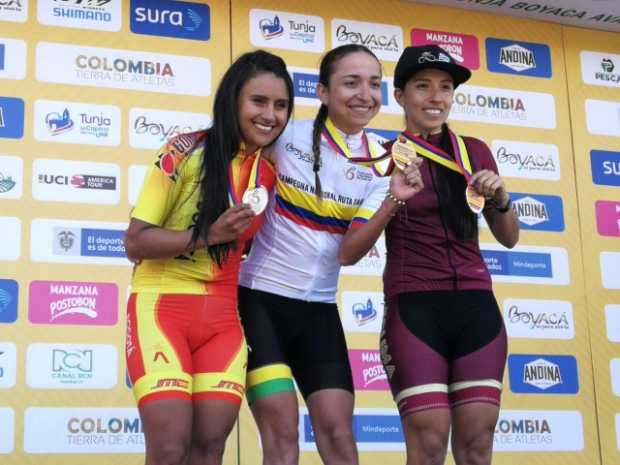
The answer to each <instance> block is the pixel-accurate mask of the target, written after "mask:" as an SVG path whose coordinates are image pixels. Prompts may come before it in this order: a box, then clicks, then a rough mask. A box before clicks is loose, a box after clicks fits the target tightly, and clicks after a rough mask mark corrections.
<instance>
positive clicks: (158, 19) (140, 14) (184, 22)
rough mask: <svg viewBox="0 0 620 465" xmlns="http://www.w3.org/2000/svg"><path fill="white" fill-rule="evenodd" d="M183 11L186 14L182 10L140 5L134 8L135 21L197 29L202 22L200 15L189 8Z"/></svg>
mask: <svg viewBox="0 0 620 465" xmlns="http://www.w3.org/2000/svg"><path fill="white" fill-rule="evenodd" d="M185 11H186V13H187V15H184V14H183V12H182V11H171V10H159V9H157V8H145V7H140V8H136V10H135V13H136V18H135V21H136V22H138V23H149V24H169V25H171V26H177V27H182V28H183V29H185V30H186V31H190V32H194V31H197V30H199V29H200V26H201V25H202V22H203V19H202V16H200V14H199V13H198V12H196V11H194V10H192V9H191V8H188V9H187V10H185Z"/></svg>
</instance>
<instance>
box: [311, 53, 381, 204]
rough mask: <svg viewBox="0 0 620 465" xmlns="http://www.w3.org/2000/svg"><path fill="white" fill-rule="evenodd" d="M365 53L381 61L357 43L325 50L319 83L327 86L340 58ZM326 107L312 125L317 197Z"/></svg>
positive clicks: (320, 110) (320, 111)
mask: <svg viewBox="0 0 620 465" xmlns="http://www.w3.org/2000/svg"><path fill="white" fill-rule="evenodd" d="M359 52H363V53H367V54H368V55H370V56H371V57H373V58H374V59H375V60H377V63H379V67H381V62H380V61H379V59H378V58H377V56H376V55H375V54H374V53H372V52H371V51H370V49H368V48H366V47H364V46H363V45H358V44H347V45H341V46H340V47H336V48H334V49H332V50H330V51H329V52H327V53H326V54H325V55H324V56H323V59H322V60H321V66H320V68H319V83H320V84H322V85H323V86H325V87H326V88H329V79H330V78H331V76H332V74H333V73H334V69H335V65H336V63H337V62H338V61H340V60H342V59H343V58H344V57H346V56H347V55H350V54H351V53H359ZM327 114H328V109H327V105H324V104H321V107H320V108H319V111H318V112H317V114H316V116H315V117H314V125H313V126H312V153H313V154H314V163H313V165H312V170H313V171H314V184H315V192H316V195H317V197H319V198H321V193H322V189H321V179H320V178H319V169H320V168H321V132H322V131H323V127H324V126H325V121H326V120H327Z"/></svg>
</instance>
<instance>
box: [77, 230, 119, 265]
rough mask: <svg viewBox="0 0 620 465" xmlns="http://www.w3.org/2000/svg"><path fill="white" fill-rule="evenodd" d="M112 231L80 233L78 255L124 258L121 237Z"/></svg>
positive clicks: (85, 231) (84, 231) (115, 231)
mask: <svg viewBox="0 0 620 465" xmlns="http://www.w3.org/2000/svg"><path fill="white" fill-rule="evenodd" d="M124 234H125V231H117V230H114V229H88V228H84V229H82V231H81V242H80V245H81V250H80V254H81V255H82V256H84V257H121V258H122V257H125V256H126V255H125V246H124V245H123V235H124Z"/></svg>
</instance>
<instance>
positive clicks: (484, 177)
mask: <svg viewBox="0 0 620 465" xmlns="http://www.w3.org/2000/svg"><path fill="white" fill-rule="evenodd" d="M468 184H469V185H470V186H473V188H474V189H476V192H478V193H479V194H480V195H483V196H484V197H485V198H487V199H492V200H493V201H494V202H495V203H496V204H497V205H506V203H507V202H508V197H509V196H508V192H507V191H506V185H505V184H504V181H503V180H502V178H501V177H500V176H499V175H498V174H496V173H494V172H493V171H491V170H480V171H477V172H475V173H474V175H473V176H472V177H471V178H470V179H469V182H468Z"/></svg>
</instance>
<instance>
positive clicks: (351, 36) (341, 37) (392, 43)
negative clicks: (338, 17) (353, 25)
mask: <svg viewBox="0 0 620 465" xmlns="http://www.w3.org/2000/svg"><path fill="white" fill-rule="evenodd" d="M336 37H337V38H338V41H339V42H346V43H349V44H360V45H364V46H365V47H368V48H370V49H371V50H376V49H381V50H385V51H391V52H397V51H398V50H399V47H398V39H397V38H396V35H393V36H392V37H388V36H384V35H377V34H372V33H369V34H363V33H362V32H357V31H350V30H347V26H346V25H345V24H341V25H340V26H338V28H337V29H336Z"/></svg>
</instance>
